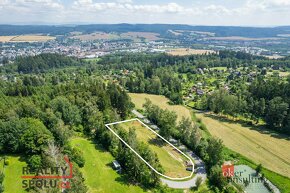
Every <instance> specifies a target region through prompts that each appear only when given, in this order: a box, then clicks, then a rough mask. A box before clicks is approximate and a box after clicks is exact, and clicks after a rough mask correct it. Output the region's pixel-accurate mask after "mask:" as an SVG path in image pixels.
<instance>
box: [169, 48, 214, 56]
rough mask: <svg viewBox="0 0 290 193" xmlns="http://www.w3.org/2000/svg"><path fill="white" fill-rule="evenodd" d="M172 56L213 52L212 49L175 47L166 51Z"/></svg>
mask: <svg viewBox="0 0 290 193" xmlns="http://www.w3.org/2000/svg"><path fill="white" fill-rule="evenodd" d="M167 53H168V54H170V55H173V56H186V55H201V54H211V53H215V51H214V50H198V49H188V48H176V49H172V50H169V51H168V52H167Z"/></svg>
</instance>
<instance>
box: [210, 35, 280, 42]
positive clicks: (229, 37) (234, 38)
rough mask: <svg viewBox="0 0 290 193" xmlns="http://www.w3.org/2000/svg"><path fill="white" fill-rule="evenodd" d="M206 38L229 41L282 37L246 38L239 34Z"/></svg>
mask: <svg viewBox="0 0 290 193" xmlns="http://www.w3.org/2000/svg"><path fill="white" fill-rule="evenodd" d="M206 39H210V40H222V41H226V40H230V41H263V40H281V39H282V38H279V37H267V38H248V37H241V36H228V37H209V38H206Z"/></svg>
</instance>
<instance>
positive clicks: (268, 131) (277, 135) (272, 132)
mask: <svg viewBox="0 0 290 193" xmlns="http://www.w3.org/2000/svg"><path fill="white" fill-rule="evenodd" d="M198 113H202V112H197V114H198ZM203 115H204V116H205V117H208V118H211V119H214V120H217V121H219V122H221V123H231V124H240V125H242V126H243V127H245V129H250V130H254V131H258V132H259V133H262V134H267V135H270V136H271V137H274V138H277V139H286V140H290V136H289V135H286V134H282V133H279V132H278V131H275V130H271V129H269V128H267V127H266V126H257V125H251V124H250V122H249V121H244V120H231V119H228V118H226V117H223V116H219V115H216V114H209V113H204V114H203Z"/></svg>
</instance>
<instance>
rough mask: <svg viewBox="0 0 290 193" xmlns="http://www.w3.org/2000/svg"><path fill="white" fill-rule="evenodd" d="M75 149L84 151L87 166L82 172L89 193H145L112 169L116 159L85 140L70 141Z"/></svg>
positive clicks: (75, 139)
mask: <svg viewBox="0 0 290 193" xmlns="http://www.w3.org/2000/svg"><path fill="white" fill-rule="evenodd" d="M70 144H71V145H72V146H73V147H77V148H79V149H81V150H82V152H83V155H84V158H85V161H86V162H85V165H84V167H83V168H81V169H80V170H81V172H82V173H83V176H84V178H85V183H86V185H87V186H88V188H89V191H88V192H89V193H121V192H126V193H127V192H128V193H141V192H144V190H143V189H142V188H140V187H139V186H133V185H130V184H128V183H127V182H126V179H124V178H123V177H122V176H120V175H119V174H118V173H117V172H116V171H114V170H113V169H112V166H111V164H112V161H113V160H114V157H113V156H112V155H111V154H110V153H109V152H107V151H105V150H103V149H102V148H101V147H100V146H99V145H96V144H95V143H93V142H92V141H90V140H87V139H85V138H73V139H71V140H70Z"/></svg>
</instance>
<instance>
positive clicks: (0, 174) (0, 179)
mask: <svg viewBox="0 0 290 193" xmlns="http://www.w3.org/2000/svg"><path fill="white" fill-rule="evenodd" d="M3 180H4V174H3V173H0V185H1V184H2V182H3ZM0 192H1V191H0Z"/></svg>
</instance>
